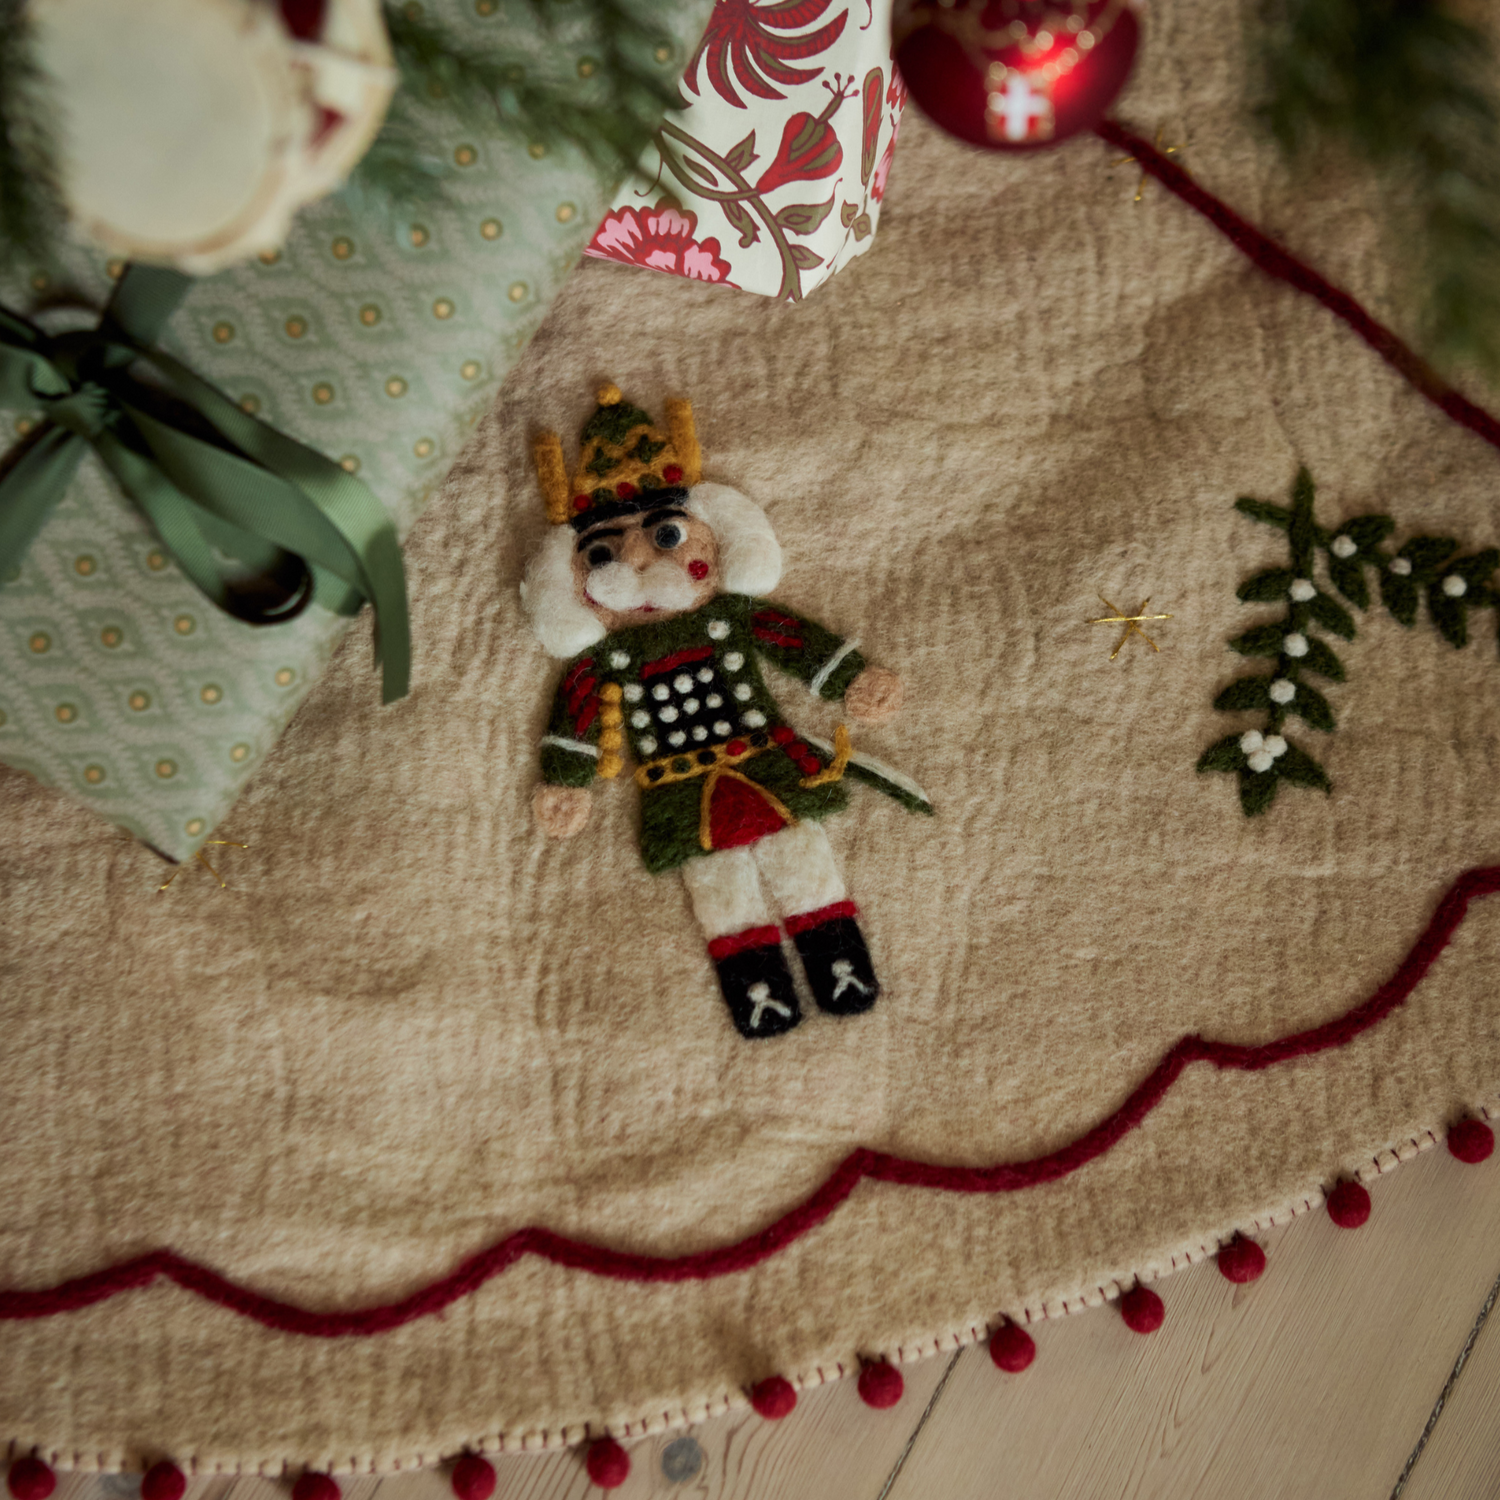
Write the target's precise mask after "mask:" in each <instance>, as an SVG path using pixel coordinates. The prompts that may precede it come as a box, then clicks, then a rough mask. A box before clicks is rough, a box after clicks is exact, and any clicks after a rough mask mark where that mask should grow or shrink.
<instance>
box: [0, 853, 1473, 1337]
mask: <svg viewBox="0 0 1500 1500" xmlns="http://www.w3.org/2000/svg"><path fill="white" fill-rule="evenodd" d="M1497 891H1500V865H1489V866H1484V867H1481V868H1477V869H1473V870H1466V871H1465V872H1464V873H1463V874H1462V875H1460V876H1459V877H1458V879H1457V880H1456V881H1454V883H1453V885H1452V886H1451V887H1450V889H1449V890H1448V893H1447V894H1446V895H1445V896H1444V897H1443V899H1442V900H1441V901H1440V902H1439V903H1438V908H1437V910H1436V911H1435V912H1434V913H1433V914H1432V919H1431V921H1429V922H1428V924H1427V929H1426V931H1425V932H1423V934H1422V935H1421V937H1419V938H1418V939H1417V941H1416V943H1415V944H1414V945H1413V947H1412V949H1411V952H1409V953H1408V954H1407V955H1406V957H1405V959H1404V960H1403V961H1402V963H1401V967H1400V968H1398V969H1397V970H1396V972H1395V973H1394V974H1393V975H1392V976H1391V977H1390V978H1389V979H1388V980H1386V982H1385V983H1384V984H1383V985H1381V987H1380V988H1379V989H1378V990H1376V991H1375V993H1374V994H1373V995H1371V996H1370V998H1369V999H1368V1000H1365V1001H1364V1002H1362V1003H1361V1004H1359V1005H1356V1006H1355V1007H1354V1009H1352V1010H1350V1011H1347V1012H1346V1013H1345V1014H1344V1015H1342V1016H1340V1017H1338V1018H1337V1019H1336V1020H1333V1021H1326V1022H1324V1024H1323V1025H1321V1026H1313V1027H1310V1028H1309V1029H1308V1030H1306V1031H1297V1032H1293V1033H1292V1034H1291V1035H1289V1036H1284V1037H1279V1038H1277V1039H1276V1040H1275V1041H1271V1042H1262V1043H1260V1044H1259V1045H1257V1046H1241V1045H1238V1044H1235V1043H1231V1042H1208V1041H1204V1039H1203V1038H1202V1037H1201V1036H1196V1035H1194V1036H1185V1037H1183V1038H1182V1039H1181V1040H1180V1041H1178V1042H1177V1044H1176V1045H1175V1046H1174V1047H1173V1048H1172V1049H1171V1050H1170V1051H1169V1052H1168V1053H1167V1054H1166V1056H1165V1057H1163V1058H1162V1060H1161V1061H1160V1062H1159V1063H1158V1064H1157V1065H1156V1067H1155V1068H1154V1069H1153V1070H1152V1072H1151V1074H1150V1075H1149V1076H1148V1077H1147V1078H1146V1079H1145V1081H1144V1082H1142V1083H1140V1084H1138V1085H1137V1086H1136V1089H1135V1091H1134V1092H1133V1093H1132V1094H1131V1095H1130V1097H1129V1098H1128V1099H1126V1101H1125V1102H1124V1104H1122V1105H1121V1106H1120V1107H1119V1109H1117V1110H1116V1111H1115V1112H1114V1113H1113V1114H1112V1115H1110V1116H1109V1117H1108V1118H1107V1119H1105V1120H1101V1121H1100V1123H1099V1124H1097V1125H1096V1126H1094V1128H1093V1129H1092V1130H1090V1131H1087V1132H1086V1133H1085V1134H1083V1135H1081V1136H1079V1137H1078V1139H1077V1140H1075V1141H1071V1142H1069V1144H1068V1145H1066V1146H1061V1147H1059V1148H1058V1149H1057V1150H1056V1151H1053V1152H1049V1153H1048V1154H1047V1155H1046V1156H1037V1157H1033V1158H1032V1159H1031V1160H1030V1161H1022V1162H1001V1163H998V1164H997V1165H995V1166H993V1167H939V1166H933V1165H931V1164H929V1163H927V1162H916V1161H906V1160H904V1159H903V1158H901V1157H899V1156H889V1155H887V1154H886V1153H884V1152H881V1151H870V1150H867V1149H866V1148H865V1147H863V1146H861V1147H860V1148H859V1149H858V1150H857V1151H855V1152H853V1153H852V1154H851V1155H849V1156H847V1157H845V1159H844V1160H843V1161H842V1162H841V1163H840V1164H839V1166H838V1168H837V1169H836V1170H835V1171H834V1173H833V1175H832V1176H831V1177H829V1178H828V1180H827V1181H826V1182H824V1184H823V1185H822V1187H820V1188H819V1189H818V1190H817V1191H816V1192H815V1193H814V1194H813V1195H812V1196H811V1197H810V1198H808V1199H806V1200H805V1201H804V1202H803V1203H801V1204H799V1205H798V1206H797V1207H796V1208H794V1209H792V1210H791V1211H790V1212H789V1213H786V1214H783V1215H782V1217H781V1218H779V1219H777V1220H776V1221H775V1223H773V1224H769V1225H767V1227H766V1228H765V1229H762V1230H761V1231H760V1232H759V1233H757V1234H753V1235H750V1236H748V1237H747V1238H745V1239H743V1240H739V1241H737V1242H736V1243H735V1244H733V1245H724V1246H721V1247H720V1248H719V1249H716V1250H700V1251H697V1252H696V1253H694V1254H692V1255H678V1256H667V1255H632V1254H627V1253H626V1252H624V1251H620V1250H610V1249H606V1248H605V1247H603V1246H601V1245H589V1244H585V1243H584V1242H582V1241H580V1240H570V1239H568V1238H567V1237H566V1236H564V1235H560V1234H554V1233H553V1232H552V1231H551V1230H550V1229H538V1228H529V1229H520V1230H517V1231H516V1232H515V1233H514V1234H511V1235H507V1236H506V1238H505V1239H503V1240H501V1241H500V1242H499V1243H498V1244H496V1245H491V1246H490V1247H489V1249H487V1250H481V1251H480V1252H479V1253H478V1254H477V1255H475V1256H473V1257H472V1258H471V1259H469V1260H467V1261H465V1262H464V1263H463V1264H462V1265H461V1266H460V1267H459V1268H458V1269H457V1270H456V1271H454V1272H453V1273H452V1274H451V1275H448V1276H445V1277H443V1278H442V1279H441V1280H439V1281H435V1282H433V1283H432V1284H431V1285H430V1286H427V1287H424V1288H423V1289H422V1290H421V1291H419V1292H414V1293H413V1294H412V1295H411V1296H409V1297H405V1298H403V1299H402V1300H401V1301H399V1302H389V1303H386V1304H384V1305H383V1306H380V1307H367V1308H360V1309H358V1310H355V1311H350V1312H334V1313H330V1312H313V1311H309V1310H308V1309H306V1308H302V1307H296V1306H294V1305H293V1304H291V1303H289V1302H278V1301H276V1300H275V1299H274V1298H271V1297H263V1296H261V1294H260V1293H259V1292H253V1291H251V1290H250V1289H249V1288H248V1287H242V1286H238V1285H237V1284H236V1283H234V1282H232V1281H230V1280H229V1279H228V1278H227V1277H224V1276H221V1275H219V1273H218V1272H217V1271H211V1270H209V1269H208V1267H206V1266H200V1265H197V1264H195V1263H194V1262H193V1261H190V1260H187V1259H185V1258H184V1257H182V1256H180V1255H178V1254H177V1253H176V1252H175V1251H172V1250H153V1251H152V1252H151V1253H150V1254H148V1255H142V1256H139V1257H138V1258H137V1259H135V1260H130V1261H125V1262H123V1263H122V1264H120V1265H117V1266H111V1267H109V1268H108V1269H107V1270H103V1271H95V1272H94V1273H93V1274H92V1275H88V1276H79V1277H75V1278H74V1279H73V1280H72V1281H65V1282H62V1283H61V1284H60V1285H58V1286H54V1287H45V1288H42V1289H40V1290H37V1291H27V1292H0V1319H6V1320H10V1319H22V1318H48V1317H52V1316H54V1315H55V1314H57V1313H63V1312H73V1311H76V1310H77V1309H79V1308H83V1307H90V1306H92V1305H93V1304H94V1303H96V1302H102V1301H104V1300H105V1299H106V1298H109V1297H115V1296H118V1295H119V1294H120V1293H121V1292H128V1291H134V1290H136V1289H137V1288H139V1287H144V1286H149V1285H150V1284H151V1283H152V1282H153V1281H155V1280H156V1279H157V1278H158V1277H165V1278H166V1279H167V1280H168V1281H173V1282H176V1283H177V1285H178V1286H180V1287H182V1288H183V1289H184V1290H186V1291H190V1292H196V1293H197V1294H198V1295H199V1296H200V1297H203V1298H205V1299H206V1300H208V1301H209V1302H214V1303H217V1304H218V1305H219V1306H220V1307H227V1308H229V1309H230V1311H232V1312H237V1313H239V1314H241V1315H242V1316H243V1317H247V1318H253V1319H255V1321H256V1322H257V1323H262V1324H264V1325H265V1326H266V1327H267V1328H276V1329H279V1330H281V1331H282V1332H285V1333H302V1334H308V1335H310V1336H312V1337H315V1338H341V1337H347V1336H350V1335H358V1336H368V1335H371V1334H376V1333H384V1332H385V1331H387V1330H388V1329H391V1328H399V1327H400V1326H401V1325H402V1324H403V1323H410V1322H412V1321H413V1320H414V1319H416V1318H423V1317H427V1316H428V1315H429V1314H431V1313H435V1312H438V1311H440V1310H441V1309H442V1308H445V1307H447V1306H448V1305H449V1304H450V1303H453V1302H457V1301H458V1300H459V1299H460V1298H461V1297H467V1296H468V1295H469V1293H470V1292H474V1291H477V1290H478V1289H479V1288H480V1287H481V1286H483V1285H484V1284H485V1282H487V1281H489V1280H491V1279H492V1278H494V1277H496V1276H499V1275H500V1274H501V1273H502V1272H503V1271H505V1270H506V1269H507V1268H508V1267H509V1266H511V1265H513V1264H514V1263H515V1262H516V1261H518V1260H519V1259H520V1258H521V1257H522V1256H523V1255H540V1256H542V1257H544V1258H545V1259H547V1260H550V1261H551V1262H552V1263H553V1264H554V1265H559V1266H567V1267H571V1268H572V1269H574V1270H578V1271H588V1272H591V1273H592V1274H593V1275H595V1276H611V1277H614V1278H615V1279H616V1280H620V1281H648V1282H654V1281H704V1280H708V1279H710V1278H712V1277H715V1276H726V1275H728V1274H730V1273H731V1272H734V1271H744V1270H748V1269H749V1268H750V1267H751V1266H754V1265H756V1264H758V1263H759V1262H760V1261H763V1260H765V1259H767V1258H768V1257H769V1256H772V1255H775V1254H776V1252H777V1251H778V1250H782V1249H785V1247H786V1246H787V1245H789V1244H791V1243H792V1242H793V1241H794V1240H796V1239H798V1238H799V1237H800V1236H802V1235H804V1234H806V1233H807V1232H808V1231H809V1230H811V1229H814V1228H816V1227H817V1226H818V1225H819V1224H821V1223H822V1222H823V1221H824V1220H825V1219H826V1218H828V1217H829V1215H830V1214H832V1213H833V1211H834V1210H835V1209H836V1208H837V1207H838V1206H839V1205H840V1204H841V1203H842V1202H843V1201H844V1199H846V1198H847V1197H848V1196H849V1195H850V1193H852V1192H853V1191H854V1189H855V1188H856V1187H858V1186H859V1184H860V1183H861V1182H862V1181H863V1180H864V1179H865V1178H869V1179H870V1180H871V1181H872V1182H895V1183H904V1184H906V1185H908V1186H914V1187H930V1188H940V1189H943V1190H945V1191H947V1192H955V1193H1013V1192H1017V1191H1019V1190H1020V1189H1022V1188H1028V1187H1035V1186H1036V1185H1037V1184H1038V1183H1043V1182H1054V1181H1056V1180H1057V1178H1059V1177H1065V1176H1067V1175H1068V1173H1070V1172H1076V1171H1077V1170H1078V1168H1079V1167H1081V1166H1084V1165H1085V1164H1086V1163H1088V1162H1091V1161H1093V1160H1094V1159H1095V1158H1096V1157H1099V1156H1103V1155H1104V1153H1105V1152H1106V1151H1108V1150H1109V1149H1110V1148H1111V1147H1112V1146H1114V1145H1115V1144H1116V1143H1117V1142H1118V1141H1119V1140H1120V1139H1121V1138H1122V1137H1124V1136H1125V1135H1127V1134H1129V1132H1130V1131H1132V1130H1134V1129H1135V1128H1136V1126H1138V1125H1139V1124H1140V1123H1141V1122H1142V1121H1143V1120H1144V1119H1145V1118H1146V1116H1147V1115H1148V1114H1150V1113H1151V1111H1152V1110H1153V1109H1155V1108H1156V1106H1157V1105H1158V1104H1160V1103H1161V1101H1162V1099H1163V1098H1165V1097H1166V1094H1167V1091H1168V1090H1169V1089H1170V1088H1171V1087H1172V1085H1173V1084H1174V1083H1175V1082H1176V1081H1177V1077H1178V1074H1180V1073H1181V1072H1182V1070H1183V1069H1184V1068H1185V1067H1187V1066H1188V1064H1189V1063H1195V1062H1207V1063H1212V1064H1213V1065H1214V1066H1215V1067H1216V1068H1232V1069H1235V1070H1237V1071H1240V1072H1257V1071H1259V1070H1260V1069H1261V1068H1269V1067H1271V1066H1273V1065H1274V1064H1276V1063H1279V1062H1286V1061H1288V1060H1290V1059H1291V1058H1294V1057H1308V1056H1311V1055H1312V1054H1314V1053H1317V1052H1325V1051H1327V1050H1329V1049H1330V1048H1333V1047H1342V1046H1343V1045H1344V1044H1345V1043H1347V1042H1350V1041H1352V1040H1353V1039H1354V1038H1355V1037H1356V1036H1358V1035H1359V1034H1360V1033H1361V1032H1362V1031H1367V1030H1369V1028H1370V1027H1372V1026H1374V1025H1376V1024H1377V1023H1379V1022H1380V1021H1382V1020H1384V1019H1385V1017H1386V1016H1388V1015H1389V1014H1390V1013H1391V1012H1392V1011H1393V1010H1395V1009H1396V1008H1397V1007H1398V1006H1399V1005H1401V1004H1402V1003H1403V1002H1404V1001H1405V1000H1406V998H1407V996H1408V995H1410V994H1411V992H1412V991H1413V990H1414V989H1416V987H1417V985H1418V984H1420V983H1421V982H1422V979H1423V977H1424V976H1425V975H1426V973H1427V971H1428V969H1430V968H1431V967H1432V965H1433V962H1434V961H1435V960H1436V959H1437V956H1438V955H1439V954H1440V953H1441V952H1442V951H1443V949H1444V948H1446V947H1447V946H1448V943H1449V941H1450V940H1451V939H1452V937H1453V934H1454V933H1455V932H1457V931H1458V929H1459V927H1460V925H1461V924H1462V923H1463V920H1464V917H1465V916H1466V915H1467V913H1468V910H1469V903H1470V902H1471V901H1474V900H1476V899H1478V898H1479V897H1481V896H1492V895H1494V894H1495V893H1496V892H1497Z"/></svg>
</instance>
